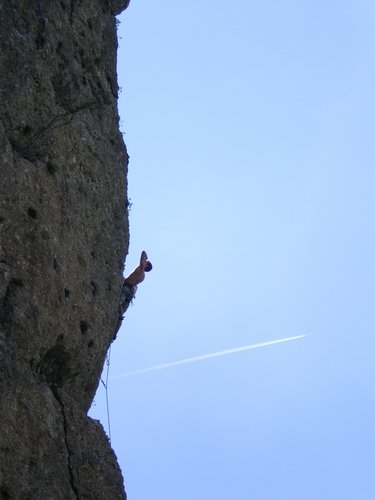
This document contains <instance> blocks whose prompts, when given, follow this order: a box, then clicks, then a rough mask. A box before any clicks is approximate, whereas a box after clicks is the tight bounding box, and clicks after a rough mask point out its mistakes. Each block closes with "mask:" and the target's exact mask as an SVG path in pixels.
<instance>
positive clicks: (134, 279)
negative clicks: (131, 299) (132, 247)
mask: <svg viewBox="0 0 375 500" xmlns="http://www.w3.org/2000/svg"><path fill="white" fill-rule="evenodd" d="M151 269H152V264H151V262H150V261H149V260H148V257H147V253H146V252H145V251H144V250H143V252H142V253H141V259H140V261H139V266H138V267H136V268H135V269H134V271H133V272H132V273H131V274H129V276H128V277H127V278H125V280H124V284H125V285H128V286H137V285H139V283H142V281H143V280H144V279H145V272H146V273H148V272H149V271H151Z"/></svg>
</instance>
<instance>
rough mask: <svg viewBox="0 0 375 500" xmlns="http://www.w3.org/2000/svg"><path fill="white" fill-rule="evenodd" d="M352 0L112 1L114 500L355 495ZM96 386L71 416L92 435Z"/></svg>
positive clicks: (368, 262)
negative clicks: (123, 202)
mask: <svg viewBox="0 0 375 500" xmlns="http://www.w3.org/2000/svg"><path fill="white" fill-rule="evenodd" d="M374 10H375V9H374V3H373V1H366V0H356V1H353V0H351V1H348V0H340V1H339V0H332V1H327V0H326V1H323V0H315V1H314V2H312V1H307V0H302V1H301V0H299V1H297V0H294V1H292V0H286V1H280V0H279V1H276V0H274V1H270V0H265V1H262V2H259V1H258V2H254V1H245V0H234V1H233V2H224V1H221V0H216V1H213V0H203V1H202V0H200V1H197V0H195V1H194V0H193V1H190V2H180V1H176V0H173V1H172V0H165V1H164V2H154V1H142V0H132V1H131V3H130V5H129V8H128V9H127V10H126V11H125V12H124V13H123V14H122V15H121V16H120V17H119V19H120V21H121V24H120V26H119V37H120V40H119V41H120V49H119V53H118V73H119V84H120V86H121V87H122V93H121V98H120V104H119V106H120V115H121V120H122V124H121V127H122V130H123V132H124V139H125V142H126V144H127V147H128V152H129V155H130V165H129V168H130V171H129V197H130V198H131V201H132V203H133V205H132V209H131V213H130V224H131V226H130V235H131V241H130V253H129V256H128V259H127V262H126V272H130V270H132V268H133V267H135V266H136V265H137V262H138V259H139V254H140V252H141V250H143V249H145V250H147V252H148V254H149V257H150V260H151V261H152V263H153V265H154V269H153V271H152V272H151V273H150V274H149V275H147V278H146V281H145V282H144V283H143V284H142V285H141V286H140V287H139V290H138V293H137V296H136V299H135V301H134V307H131V308H130V309H129V310H128V312H127V315H126V319H125V321H124V323H123V326H122V328H121V330H120V333H119V335H118V338H117V340H116V341H115V343H114V344H113V345H112V354H111V356H112V357H111V368H110V376H112V377H116V376H118V375H121V374H123V373H125V372H128V371H132V370H137V369H142V368H146V367H149V366H153V365H157V364H162V363H167V362H169V361H175V360H179V359H184V358H189V357H192V356H196V355H201V354H206V353H211V352H215V351H222V350H226V349H231V348H235V347H239V346H242V345H247V344H252V343H258V342H264V341H268V340H272V339H277V338H282V337H291V336H294V335H301V334H308V336H307V337H305V338H303V339H300V340H295V341H293V342H288V343H284V344H278V345H273V346H268V347H263V348H259V349H257V350H251V351H247V352H240V353H237V354H231V355H228V356H223V357H219V358H212V359H207V360H203V361H200V362H197V363H192V364H186V365H183V366H175V367H172V368H167V369H165V370H160V371H154V372H149V373H144V374H139V375H134V376H131V377H122V378H121V377H119V378H113V379H112V380H110V381H109V398H110V414H111V434H112V445H113V448H114V450H115V452H116V455H117V457H118V460H119V463H120V465H121V468H122V471H123V474H124V478H125V486H126V489H127V492H128V498H129V500H150V499H155V500H191V499H194V500H224V499H225V500H228V499H229V500H232V499H233V500H372V499H373V498H375V479H374V471H375V368H374V355H375V342H374V326H375V314H374V304H375V257H374V256H375V202H374V192H375V190H374V188H375V168H374V167H375V162H374V158H375V156H374V152H375V151H374V144H375V143H374V138H375V133H374V132H375V123H374V122H375V120H374V117H375V98H374V88H375V78H374V76H375V75H374V62H375V57H374V56H375V43H374V27H375V22H374V21H375V13H374ZM105 408H106V407H105V392H104V390H103V387H100V388H99V391H98V393H97V396H96V398H95V403H94V406H93V407H92V409H91V412H90V414H91V415H92V416H93V417H94V418H98V419H100V420H101V421H102V423H103V425H104V426H105V428H107V421H106V409H105Z"/></svg>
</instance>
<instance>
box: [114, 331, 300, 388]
mask: <svg viewBox="0 0 375 500" xmlns="http://www.w3.org/2000/svg"><path fill="white" fill-rule="evenodd" d="M303 337H306V335H296V336H294V337H286V338H283V339H277V340H268V341H267V342H260V343H259V344H250V345H244V346H242V347H235V348H233V349H227V350H225V351H218V352H211V353H209V354H202V355H201V356H194V357H193V358H187V359H180V360H179V361H171V362H169V363H163V364H161V365H154V366H149V367H148V368H141V369H140V370H134V371H131V372H127V373H121V374H120V375H115V376H113V377H111V380H114V379H117V378H125V377H130V376H131V375H139V374H141V373H146V372H153V371H155V370H163V369H164V368H171V367H172V366H179V365H185V364H188V363H195V362H196V361H203V360H204V359H209V358H216V357H218V356H226V355H227V354H234V353H235V352H241V351H250V349H257V348H258V347H266V346H269V345H274V344H281V343H282V342H290V341H291V340H297V339H302V338H303Z"/></svg>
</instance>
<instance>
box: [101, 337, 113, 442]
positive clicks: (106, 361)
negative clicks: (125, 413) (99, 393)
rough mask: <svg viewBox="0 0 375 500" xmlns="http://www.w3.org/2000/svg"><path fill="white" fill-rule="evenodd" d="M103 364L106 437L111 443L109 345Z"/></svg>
mask: <svg viewBox="0 0 375 500" xmlns="http://www.w3.org/2000/svg"><path fill="white" fill-rule="evenodd" d="M105 364H106V365H107V373H106V377H105V383H104V381H103V379H101V382H102V384H103V386H104V389H105V401H106V406H107V425H108V437H109V442H110V443H111V419H110V414H109V397H108V377H109V367H110V364H111V346H109V349H108V352H107V355H106V357H105Z"/></svg>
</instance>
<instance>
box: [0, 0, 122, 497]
mask: <svg viewBox="0 0 375 500" xmlns="http://www.w3.org/2000/svg"><path fill="white" fill-rule="evenodd" d="M126 6H127V1H125V0H56V1H55V2H51V1H50V0H1V1H0V498H1V499H16V500H22V499H25V500H26V499H30V500H38V499H40V500H46V499H51V500H54V499H64V500H65V499H70V498H87V499H96V500H100V499H120V498H125V492H124V489H123V481H122V476H121V472H120V470H119V467H118V465H117V461H116V457H115V455H114V453H113V451H112V450H111V448H110V446H109V443H108V440H107V438H106V436H105V433H104V431H103V429H102V427H101V425H100V424H99V423H98V422H96V421H93V420H92V419H90V418H89V417H88V416H87V410H88V408H89V407H90V404H91V402H92V399H93V396H94V394H95V391H96V388H97V385H98V382H99V378H100V374H101V370H102V367H103V362H104V358H105V354H106V351H107V349H108V346H109V345H110V343H111V341H112V339H113V334H114V331H115V328H116V325H117V323H118V304H119V296H120V293H121V283H122V270H123V263H124V259H125V256H126V254H127V249H128V240H129V238H128V218H127V195H126V193H127V184H126V175H127V153H126V149H125V146H124V143H123V140H122V136H121V134H120V132H119V127H118V113H117V90H118V86H117V76H116V49H117V37H116V23H115V21H116V20H115V17H114V16H115V15H116V14H118V13H119V12H120V11H121V10H122V9H124V8H125V7H126Z"/></svg>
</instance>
